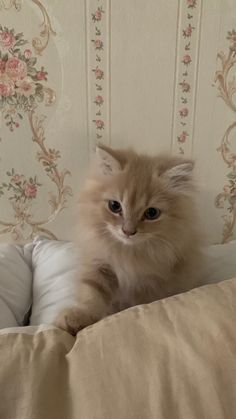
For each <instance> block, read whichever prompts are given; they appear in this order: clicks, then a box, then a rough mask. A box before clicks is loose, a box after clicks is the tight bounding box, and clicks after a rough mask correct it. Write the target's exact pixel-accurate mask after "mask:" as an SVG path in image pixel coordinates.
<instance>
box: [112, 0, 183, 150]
mask: <svg viewBox="0 0 236 419" xmlns="http://www.w3.org/2000/svg"><path fill="white" fill-rule="evenodd" d="M177 14H178V2H177V1H174V2H172V3H171V7H169V6H168V7H167V4H166V1H165V0H159V1H156V0H149V1H148V2H146V1H143V0H129V1H124V0H121V1H111V142H112V145H114V144H117V145H119V146H126V145H134V146H135V147H136V148H137V149H139V150H149V151H153V152H155V151H157V150H164V149H165V150H166V149H169V148H170V144H171V118H172V108H173V89H174V65H175V46H176V26H177Z"/></svg>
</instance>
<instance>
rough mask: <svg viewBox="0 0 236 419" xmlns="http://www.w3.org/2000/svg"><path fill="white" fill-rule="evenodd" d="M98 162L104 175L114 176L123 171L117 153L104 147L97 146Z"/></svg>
mask: <svg viewBox="0 0 236 419" xmlns="http://www.w3.org/2000/svg"><path fill="white" fill-rule="evenodd" d="M96 161H97V164H98V167H99V169H100V170H101V172H102V173H103V174H104V175H113V174H116V173H118V172H119V171H121V170H122V168H121V164H120V162H119V160H118V157H117V156H116V152H115V151H114V150H112V149H111V148H109V147H106V146H104V145H101V144H99V145H97V147H96Z"/></svg>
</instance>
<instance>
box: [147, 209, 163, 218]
mask: <svg viewBox="0 0 236 419" xmlns="http://www.w3.org/2000/svg"><path fill="white" fill-rule="evenodd" d="M160 215H161V210H160V209H159V208H152V207H150V208H148V209H146V211H145V213H144V218H146V219H147V220H156V219H157V218H158V217H160Z"/></svg>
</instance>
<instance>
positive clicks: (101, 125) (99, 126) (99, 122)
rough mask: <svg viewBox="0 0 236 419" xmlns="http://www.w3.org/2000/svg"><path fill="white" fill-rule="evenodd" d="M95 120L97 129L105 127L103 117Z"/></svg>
mask: <svg viewBox="0 0 236 419" xmlns="http://www.w3.org/2000/svg"><path fill="white" fill-rule="evenodd" d="M93 122H94V123H95V125H96V128H97V129H99V130H102V129H104V126H105V124H104V122H103V121H102V120H101V119H94V120H93Z"/></svg>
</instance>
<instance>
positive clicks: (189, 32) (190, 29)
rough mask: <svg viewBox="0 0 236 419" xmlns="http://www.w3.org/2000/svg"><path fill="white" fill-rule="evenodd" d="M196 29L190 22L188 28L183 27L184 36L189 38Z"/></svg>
mask: <svg viewBox="0 0 236 419" xmlns="http://www.w3.org/2000/svg"><path fill="white" fill-rule="evenodd" d="M194 29H195V28H194V26H192V25H191V24H189V25H188V26H187V28H186V29H183V37H184V38H189V37H190V36H191V35H192V33H193V30H194Z"/></svg>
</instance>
